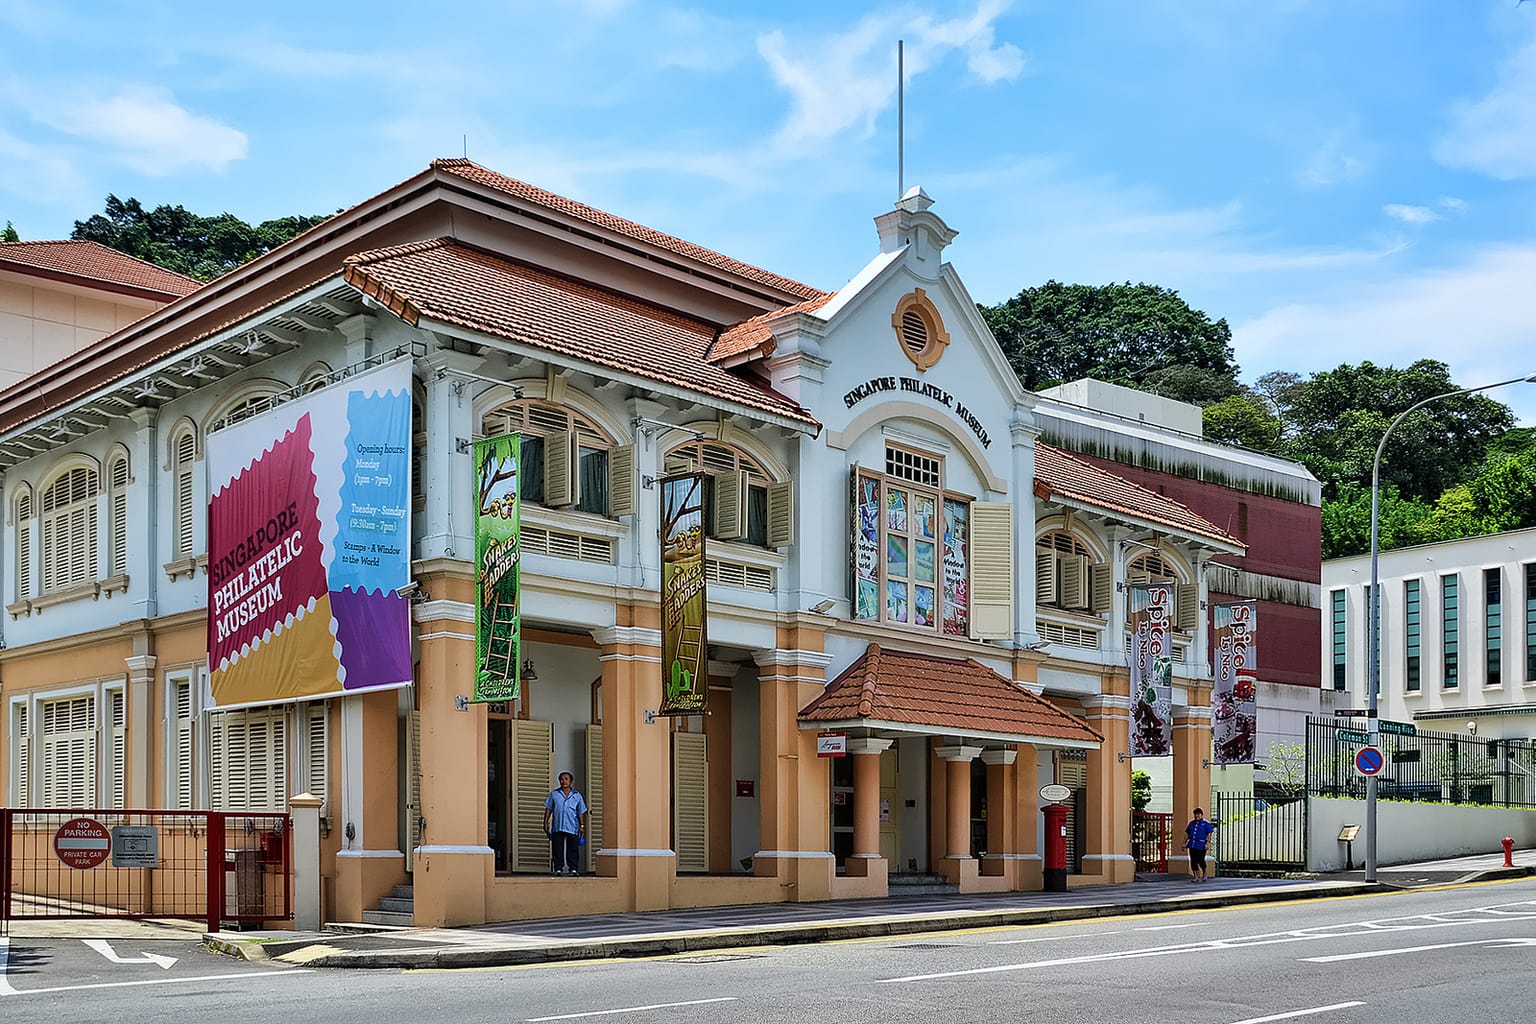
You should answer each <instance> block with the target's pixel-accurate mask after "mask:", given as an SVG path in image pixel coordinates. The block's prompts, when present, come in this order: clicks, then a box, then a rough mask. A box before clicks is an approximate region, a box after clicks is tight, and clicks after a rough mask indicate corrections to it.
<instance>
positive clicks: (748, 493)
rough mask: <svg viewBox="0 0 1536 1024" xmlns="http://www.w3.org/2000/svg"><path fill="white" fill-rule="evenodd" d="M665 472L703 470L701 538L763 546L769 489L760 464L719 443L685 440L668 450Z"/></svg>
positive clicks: (765, 474)
mask: <svg viewBox="0 0 1536 1024" xmlns="http://www.w3.org/2000/svg"><path fill="white" fill-rule="evenodd" d="M663 465H664V466H665V470H666V473H667V475H668V476H672V475H674V474H678V473H703V474H704V528H705V536H708V537H712V538H714V539H716V540H742V541H746V542H747V543H748V544H756V545H757V546H759V547H767V546H768V522H769V514H768V492H769V488H770V487H771V486H772V484H773V481H772V479H771V478H770V477H769V476H768V474H767V472H765V471H764V469H763V467H762V464H761V463H759V462H758V461H757V460H756V459H754V458H752V456H750V455H747V454H746V453H745V452H742V451H739V450H738V449H736V448H733V447H732V446H730V445H728V444H721V443H720V442H719V441H707V440H696V441H689V442H687V443H686V444H683V445H681V446H679V447H677V448H674V449H672V450H671V451H670V452H668V453H667V457H666V459H665V461H664V463H663Z"/></svg>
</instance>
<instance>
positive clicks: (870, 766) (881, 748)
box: [847, 736, 891, 877]
mask: <svg viewBox="0 0 1536 1024" xmlns="http://www.w3.org/2000/svg"><path fill="white" fill-rule="evenodd" d="M890 747H891V741H890V740H882V739H876V738H875V737H872V736H856V737H853V738H851V739H849V740H848V754H849V756H850V757H852V758H853V855H852V856H851V857H849V858H848V862H847V872H848V874H850V875H862V876H865V877H867V876H869V875H871V874H874V873H876V872H877V871H881V870H889V865H887V864H885V862H884V858H882V857H881V856H880V756H881V755H882V754H884V753H885V752H886V751H887V750H889V749H890ZM877 862H878V863H877Z"/></svg>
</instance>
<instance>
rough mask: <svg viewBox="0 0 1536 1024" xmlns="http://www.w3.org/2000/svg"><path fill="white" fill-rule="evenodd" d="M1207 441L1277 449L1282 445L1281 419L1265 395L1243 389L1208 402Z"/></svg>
mask: <svg viewBox="0 0 1536 1024" xmlns="http://www.w3.org/2000/svg"><path fill="white" fill-rule="evenodd" d="M1201 418H1202V420H1203V422H1204V433H1205V437H1206V439H1207V440H1210V441H1216V442H1218V443H1220V444H1235V445H1241V446H1243V447H1244V448H1254V449H1257V450H1259V451H1266V452H1267V451H1274V450H1275V449H1276V448H1278V447H1279V445H1280V420H1279V418H1278V417H1276V416H1275V414H1274V413H1273V412H1271V411H1270V409H1269V405H1268V403H1267V402H1266V401H1265V400H1264V398H1263V397H1262V396H1259V395H1256V394H1253V393H1250V392H1240V393H1238V394H1235V395H1231V396H1229V397H1227V398H1223V399H1222V400H1221V401H1219V402H1216V403H1214V404H1212V405H1207V406H1206V407H1205V409H1204V411H1203V412H1202V414H1201Z"/></svg>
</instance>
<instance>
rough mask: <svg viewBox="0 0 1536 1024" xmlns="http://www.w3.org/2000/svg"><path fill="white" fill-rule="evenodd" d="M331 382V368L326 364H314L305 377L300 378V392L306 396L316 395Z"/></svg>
mask: <svg viewBox="0 0 1536 1024" xmlns="http://www.w3.org/2000/svg"><path fill="white" fill-rule="evenodd" d="M330 381H331V368H330V366H329V365H327V364H326V363H324V362H318V363H313V364H311V365H310V367H309V369H307V370H305V371H304V375H303V376H302V377H300V378H299V392H300V393H301V394H305V395H311V394H314V393H315V392H316V391H319V390H320V389H321V388H323V387H325V386H326V385H327V384H329V383H330Z"/></svg>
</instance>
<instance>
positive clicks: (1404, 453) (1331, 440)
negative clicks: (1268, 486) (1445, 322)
mask: <svg viewBox="0 0 1536 1024" xmlns="http://www.w3.org/2000/svg"><path fill="white" fill-rule="evenodd" d="M1455 389H1456V384H1455V383H1454V382H1453V381H1452V380H1451V374H1450V368H1449V367H1448V366H1447V365H1446V364H1445V363H1442V362H1439V361H1438V360H1433V359H1421V360H1419V361H1418V362H1416V363H1414V364H1413V365H1412V366H1409V367H1408V368H1407V369H1405V370H1399V369H1397V368H1395V367H1390V366H1376V365H1374V364H1372V363H1369V362H1365V363H1361V364H1360V365H1359V366H1351V365H1349V364H1344V365H1341V366H1339V367H1338V368H1337V369H1334V370H1326V371H1323V372H1321V373H1314V374H1312V376H1311V377H1310V379H1308V380H1306V381H1304V382H1300V383H1296V384H1294V385H1293V386H1291V387H1289V388H1287V389H1286V390H1285V392H1284V394H1285V398H1286V400H1287V401H1288V402H1289V408H1288V410H1287V417H1286V419H1287V422H1288V423H1289V425H1290V426H1291V427H1292V428H1293V433H1292V434H1291V435H1290V437H1289V438H1288V441H1287V450H1286V454H1288V455H1289V456H1290V457H1291V458H1294V459H1297V460H1298V461H1300V462H1302V463H1304V464H1305V465H1306V466H1307V467H1308V468H1309V469H1311V470H1312V472H1313V474H1314V475H1315V476H1317V478H1318V479H1319V480H1321V481H1323V483H1324V496H1325V497H1333V496H1335V495H1337V494H1339V493H1340V491H1341V488H1342V487H1343V485H1345V484H1347V483H1353V484H1357V485H1361V486H1364V487H1367V488H1369V486H1370V483H1371V463H1372V459H1373V458H1374V456H1375V454H1376V445H1377V444H1378V443H1379V442H1380V440H1381V437H1382V434H1383V433H1385V431H1386V429H1387V426H1388V425H1389V424H1390V423H1391V421H1392V419H1393V417H1395V416H1397V415H1398V414H1399V413H1401V412H1402V411H1403V410H1405V409H1407V408H1409V407H1410V406H1412V405H1413V404H1414V403H1416V402H1419V401H1422V400H1423V399H1426V398H1432V397H1434V396H1435V395H1440V394H1444V393H1446V392H1449V391H1454V390H1455ZM1513 425H1514V417H1513V415H1512V414H1511V413H1510V411H1509V408H1508V407H1507V406H1505V405H1503V404H1502V403H1500V402H1497V401H1495V400H1494V399H1491V398H1488V397H1487V396H1485V395H1459V396H1457V397H1455V398H1448V399H1444V400H1442V401H1439V402H1435V403H1434V404H1432V405H1429V406H1426V407H1425V408H1423V409H1420V410H1418V411H1416V412H1414V413H1413V414H1412V415H1411V416H1409V417H1408V418H1407V419H1405V420H1404V421H1403V422H1402V423H1401V424H1399V425H1398V427H1397V429H1396V430H1394V431H1393V432H1392V439H1391V441H1390V442H1389V443H1388V446H1387V450H1386V452H1385V453H1384V455H1383V459H1382V466H1381V479H1382V482H1383V484H1392V485H1394V486H1396V487H1397V488H1398V489H1399V490H1400V491H1401V492H1402V493H1403V495H1404V496H1406V497H1408V498H1414V499H1422V500H1426V501H1428V500H1433V499H1434V498H1436V497H1437V496H1438V495H1439V494H1440V493H1441V492H1442V491H1444V490H1445V489H1446V488H1447V487H1450V486H1452V485H1454V484H1457V483H1462V482H1465V480H1466V479H1467V477H1468V475H1469V471H1470V472H1475V467H1477V466H1480V465H1482V464H1483V460H1484V455H1485V452H1486V451H1487V448H1488V446H1489V444H1490V443H1491V442H1492V441H1493V440H1495V439H1496V438H1498V437H1499V436H1501V435H1503V434H1504V433H1505V432H1506V431H1508V430H1509V429H1510V428H1511V427H1512V426H1513Z"/></svg>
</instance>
